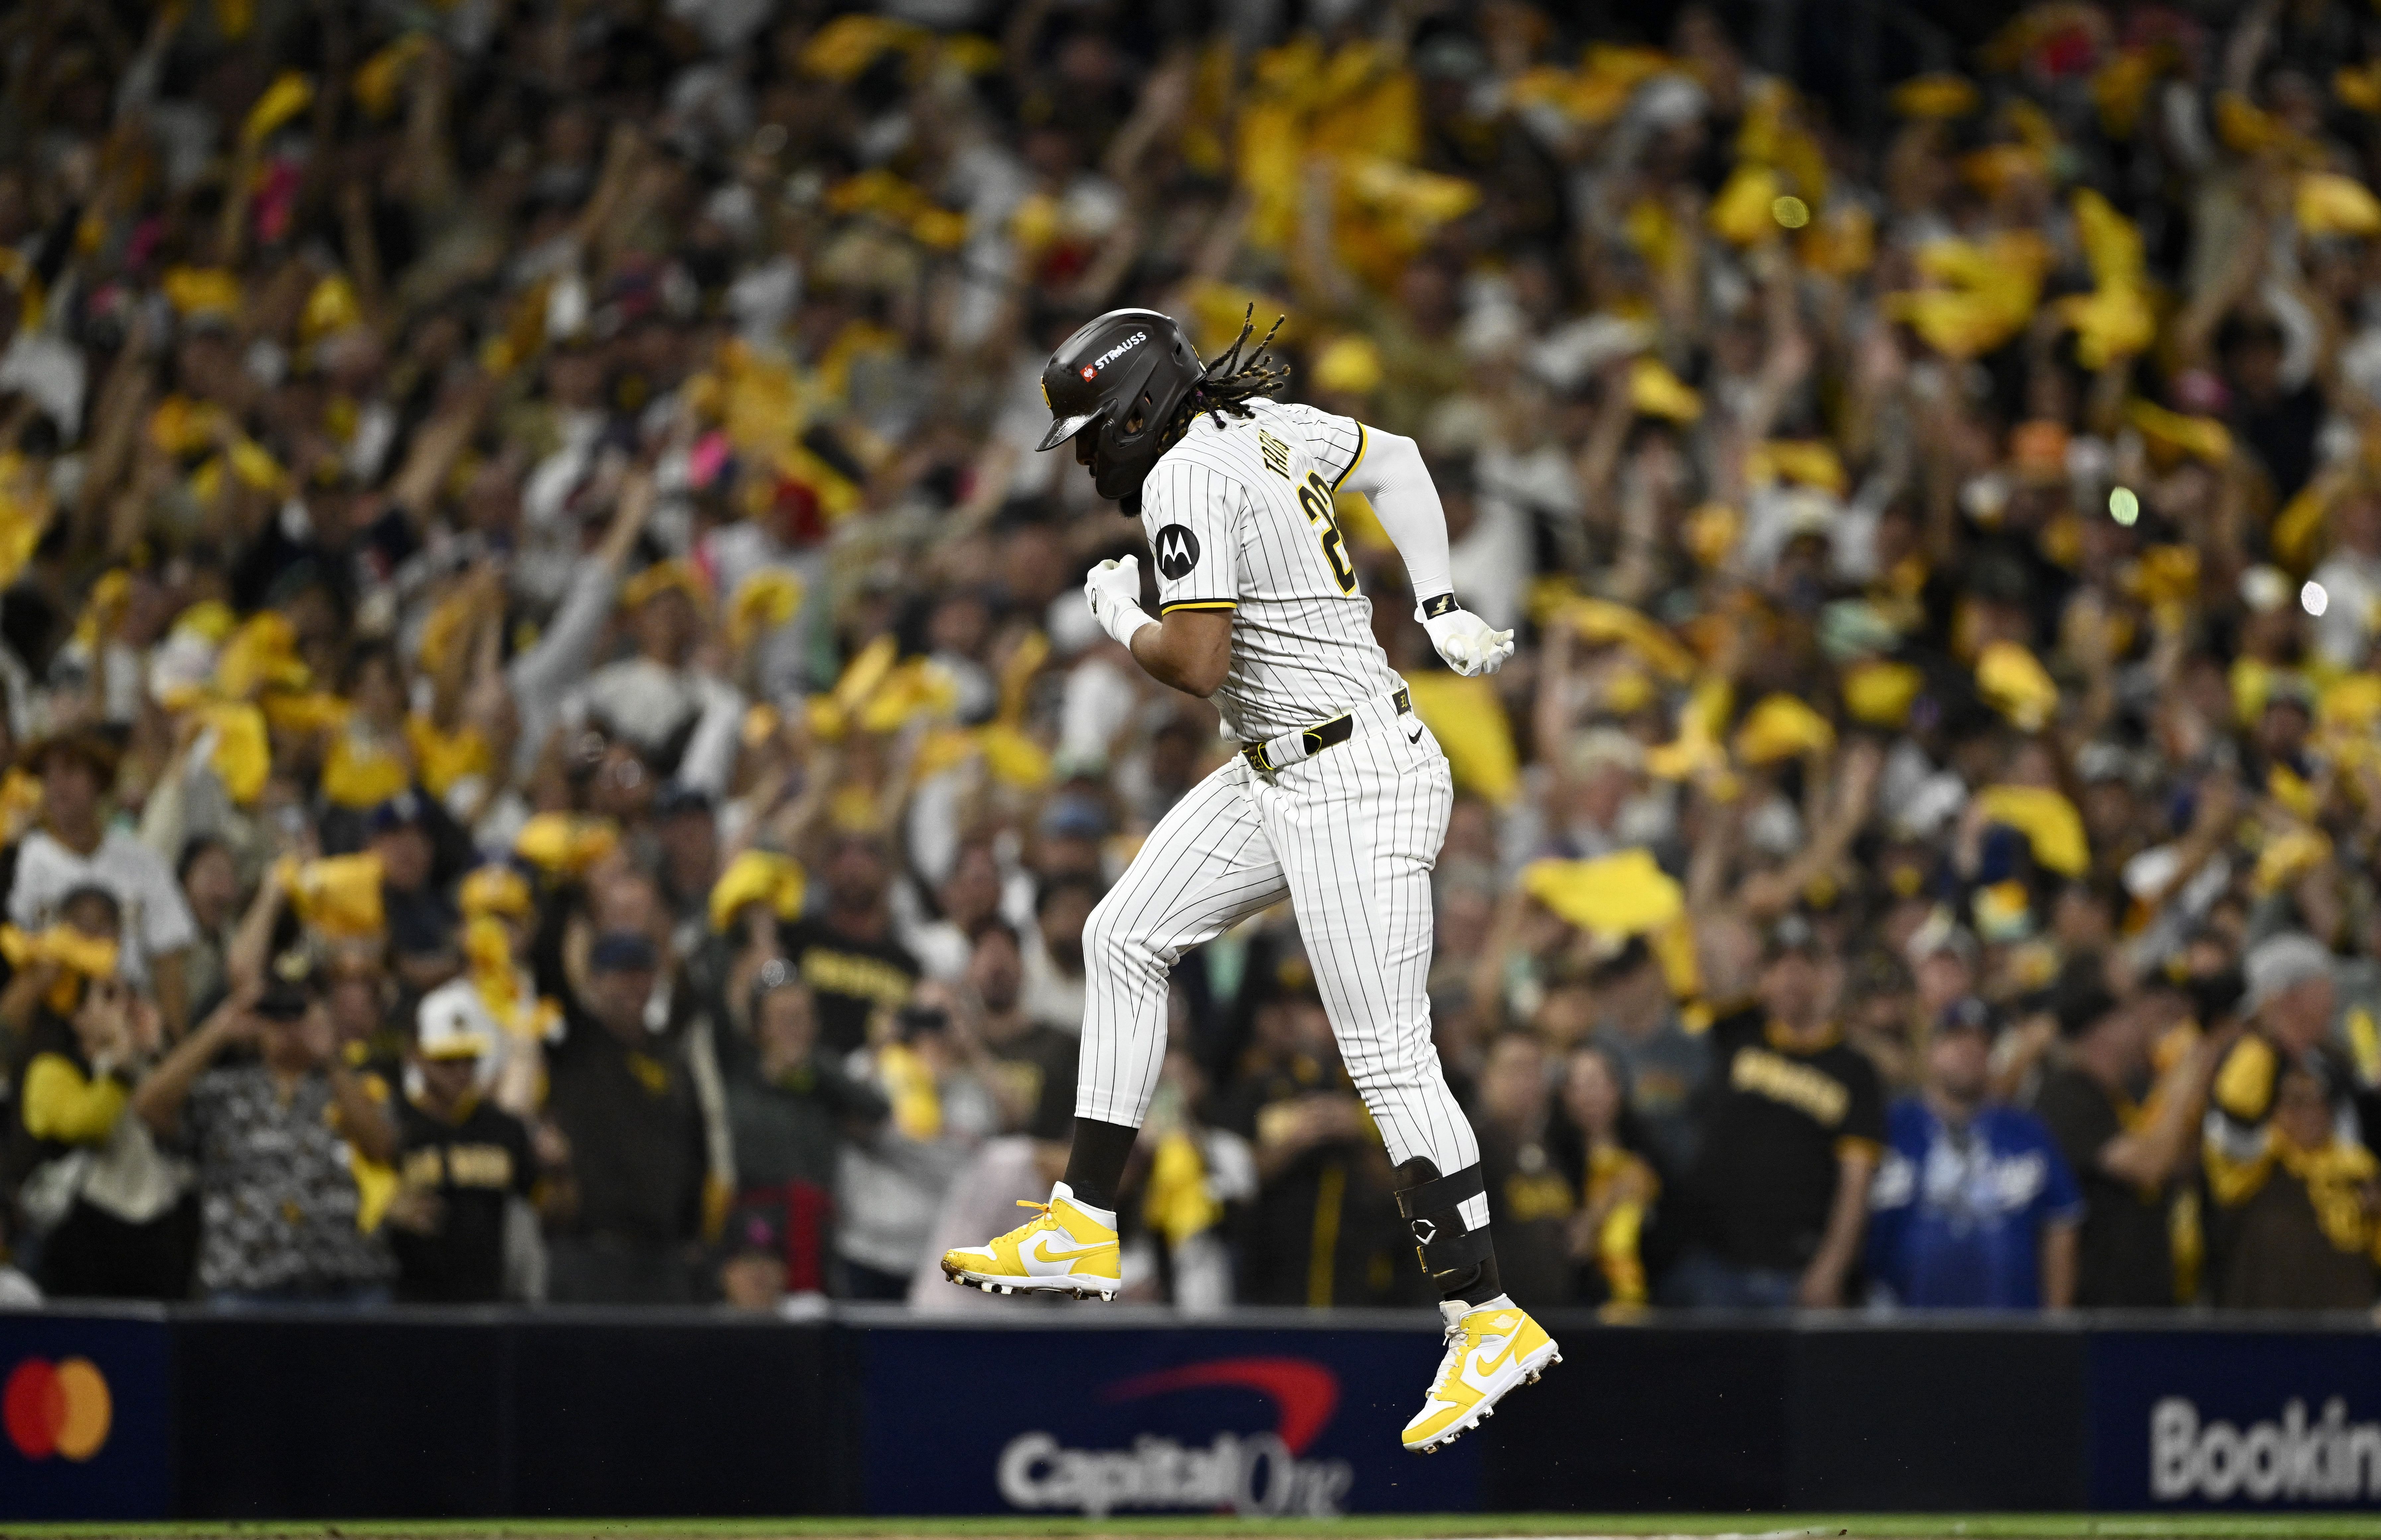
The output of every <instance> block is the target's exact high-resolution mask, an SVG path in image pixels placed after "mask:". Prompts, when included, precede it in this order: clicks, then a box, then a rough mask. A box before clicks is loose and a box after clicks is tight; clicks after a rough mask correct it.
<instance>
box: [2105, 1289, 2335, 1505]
mask: <svg viewBox="0 0 2381 1540" xmlns="http://www.w3.org/2000/svg"><path fill="white" fill-rule="evenodd" d="M2091 1363H2092V1370H2091V1384H2092V1389H2091V1405H2092V1423H2091V1427H2092V1504H2093V1506H2094V1508H2099V1509H2162V1508H2241V1509H2268V1508H2271V1509H2285V1508H2381V1338H2374V1337H2372V1336H2370V1335H2362V1334H2356V1335H2351V1334H2346V1333H2342V1334H2338V1335H2334V1334H2330V1333H2324V1332H2262V1333H2258V1334H2255V1335H2251V1334H2249V1333H2246V1332H2196V1331H2176V1332H2131V1331H2127V1332H2103V1333H2098V1334H2095V1335H2094V1337H2093V1338H2092V1344H2091Z"/></svg>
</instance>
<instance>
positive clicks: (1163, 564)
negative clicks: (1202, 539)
mask: <svg viewBox="0 0 2381 1540" xmlns="http://www.w3.org/2000/svg"><path fill="white" fill-rule="evenodd" d="M1198 565H1199V537H1198V536H1197V535H1195V534H1192V533H1191V532H1190V531H1189V530H1186V529H1184V528H1183V527H1182V526H1181V525H1179V524H1168V525H1166V527H1165V528H1164V529H1162V530H1160V531H1158V532H1157V569H1158V570H1159V571H1160V572H1163V573H1165V574H1166V576H1167V577H1169V578H1171V579H1173V580H1174V581H1177V582H1180V581H1182V580H1183V579H1185V578H1187V577H1189V576H1190V575H1191V568H1194V567H1196V566H1198Z"/></svg>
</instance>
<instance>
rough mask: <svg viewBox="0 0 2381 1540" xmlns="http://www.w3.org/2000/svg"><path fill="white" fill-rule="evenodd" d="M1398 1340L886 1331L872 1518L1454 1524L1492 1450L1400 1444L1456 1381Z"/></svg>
mask: <svg viewBox="0 0 2381 1540" xmlns="http://www.w3.org/2000/svg"><path fill="white" fill-rule="evenodd" d="M1439 1349H1440V1342H1439V1338H1438V1334H1437V1333H1435V1332H1434V1331H1430V1330H1428V1329H1427V1328H1426V1327H1420V1326H1418V1327H1417V1328H1416V1329H1410V1330H1398V1329H1384V1330H1362V1329H1350V1330H1335V1331H1299V1330H1290V1331H1249V1330H1205V1329H1193V1330H1183V1329H1181V1328H1178V1327H1177V1328H1173V1329H1150V1330H1140V1329H1132V1328H1124V1329H1105V1328H1102V1329H1093V1330H1050V1331H1044V1330H1032V1329H1026V1330H996V1331H983V1330H967V1329H956V1330H937V1329H932V1328H920V1329H914V1330H912V1329H902V1328H897V1327H896V1328H880V1329H876V1330H872V1331H870V1332H869V1333H868V1334H867V1337H866V1339H865V1341H864V1342H863V1343H862V1345H861V1354H862V1363H863V1369H862V1374H863V1376H864V1378H863V1381H862V1395H863V1399H864V1405H865V1409H866V1410H865V1417H864V1431H863V1433H862V1436H861V1451H862V1460H863V1463H864V1487H865V1491H866V1494H867V1502H868V1510H869V1511H870V1512H872V1513H882V1514H915V1513H1049V1514H1054V1515H1055V1514H1070V1515H1082V1516H1088V1517H1091V1518H1095V1519H1101V1518H1106V1517H1108V1516H1109V1515H1111V1514H1126V1513H1230V1514H1247V1515H1265V1516H1281V1517H1292V1518H1310V1517H1312V1518H1327V1517H1330V1516H1333V1515H1336V1514H1341V1513H1383V1512H1397V1511H1409V1512H1436V1513H1456V1512H1462V1511H1466V1510H1468V1509H1476V1508H1477V1507H1478V1506H1479V1500H1480V1462H1479V1451H1480V1440H1479V1439H1478V1438H1477V1437H1472V1436H1466V1437H1464V1438H1461V1439H1459V1440H1457V1441H1456V1443H1454V1444H1453V1445H1452V1446H1450V1447H1449V1448H1446V1449H1444V1450H1442V1451H1440V1452H1439V1453H1437V1454H1435V1455H1433V1456H1431V1457H1429V1458H1427V1459H1416V1458H1415V1457H1414V1456H1412V1455H1410V1454H1408V1453H1406V1451H1405V1449H1404V1448H1403V1446H1401V1445H1400V1444H1399V1443H1398V1431H1399V1430H1400V1429H1401V1428H1403V1427H1404V1425H1405V1423H1406V1419H1407V1418H1409V1417H1410V1416H1412V1415H1413V1413H1414V1412H1415V1411H1416V1410H1418V1409H1419V1408H1420V1407H1421V1405H1422V1392H1423V1391H1424V1390H1425V1389H1426V1388H1428V1387H1429V1383H1430V1376H1431V1374H1432V1372H1433V1371H1434V1370H1435V1368H1436V1367H1437V1365H1438V1356H1439Z"/></svg>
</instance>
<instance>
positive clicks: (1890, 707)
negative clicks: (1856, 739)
mask: <svg viewBox="0 0 2381 1540" xmlns="http://www.w3.org/2000/svg"><path fill="white" fill-rule="evenodd" d="M1925 682H1926V680H1925V676H1924V675H1923V674H1922V673H1920V672H1919V671H1918V669H1917V668H1916V667H1915V666H1911V665H1910V664H1907V663H1889V662H1886V661H1883V660H1881V659H1875V658H1871V659H1869V660H1867V661H1865V662H1862V663H1856V664H1853V665H1852V666H1850V667H1849V668H1847V669H1845V670H1844V709H1845V710H1846V711H1848V712H1850V713H1851V715H1852V718H1853V720H1855V721H1859V722H1866V723H1868V724H1869V725H1870V726H1872V727H1900V726H1901V725H1902V724H1903V723H1904V722H1907V721H1909V720H1910V707H1911V703H1914V702H1915V701H1916V700H1917V699H1918V691H1919V690H1920V688H1921V687H1922V686H1923V685H1924V683H1925Z"/></svg>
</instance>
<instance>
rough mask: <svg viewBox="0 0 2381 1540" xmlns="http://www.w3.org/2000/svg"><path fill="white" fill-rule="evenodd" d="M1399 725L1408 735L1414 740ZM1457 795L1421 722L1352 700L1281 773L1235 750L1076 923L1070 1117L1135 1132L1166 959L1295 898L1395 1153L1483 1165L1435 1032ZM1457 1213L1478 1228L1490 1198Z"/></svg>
mask: <svg viewBox="0 0 2381 1540" xmlns="http://www.w3.org/2000/svg"><path fill="white" fill-rule="evenodd" d="M1409 735H1410V736H1409ZM1454 801H1455V792H1454V787H1453V782H1452V780H1451V779H1450V777H1449V776H1448V773H1447V757H1446V756H1445V755H1444V754H1442V753H1440V752H1439V748H1438V740H1437V739H1435V738H1433V737H1432V736H1431V733H1430V729H1429V728H1427V727H1423V726H1422V723H1421V721H1420V719H1419V718H1417V717H1415V716H1413V715H1410V714H1409V715H1395V714H1393V713H1392V710H1391V708H1390V707H1389V705H1388V704H1387V703H1386V702H1375V703H1371V704H1369V705H1367V706H1365V707H1362V708H1360V709H1359V711H1358V713H1357V716H1356V730H1355V733H1354V735H1353V736H1352V737H1350V738H1349V739H1348V740H1347V741H1346V742H1344V743H1340V744H1336V745H1334V746H1333V747H1331V748H1328V749H1325V750H1324V751H1323V752H1321V753H1319V754H1316V755H1314V756H1313V758H1311V759H1307V760H1304V761H1301V762H1300V763H1299V764H1293V765H1291V766H1289V767H1288V769H1285V770H1282V771H1279V772H1277V773H1276V776H1275V777H1274V779H1273V782H1272V783H1271V784H1267V782H1266V781H1265V779H1264V777H1263V776H1259V775H1258V774H1257V773H1256V771H1255V770H1254V769H1253V768H1252V767H1251V766H1250V764H1249V763H1248V761H1247V760H1246V758H1244V757H1243V756H1241V755H1238V754H1235V755H1233V756H1232V759H1231V761H1230V762H1229V763H1228V764H1225V765H1224V766H1223V767H1222V768H1220V769H1218V770H1216V771H1215V773H1214V774H1213V775H1210V776H1208V777H1207V778H1206V779H1204V780H1203V781H1201V782H1200V783H1199V784H1198V785H1197V786H1196V787H1193V788H1191V790H1190V792H1188V793H1187V794H1186V795H1185V796H1184V797H1183V798H1182V800H1181V801H1178V802H1177V803H1175V804H1174V807H1173V808H1172V810H1171V811H1169V812H1168V813H1166V816H1165V817H1164V818H1162V819H1160V820H1159V821H1158V825H1157V827H1156V828H1155V829H1154V830H1152V831H1151V832H1150V836H1149V839H1148V842H1147V843H1145V844H1144V845H1142V848H1141V851H1140V853H1139V854H1138V855H1136V856H1134V857H1133V859H1132V864H1131V865H1130V866H1129V867H1128V868H1127V869H1126V871H1125V874H1124V876H1123V878H1122V879H1121V880H1120V881H1119V882H1117V886H1115V887H1114V888H1112V889H1110V890H1109V892H1108V895H1107V897H1106V898H1103V899H1102V900H1101V901H1100V904H1099V907H1098V908H1097V909H1094V910H1093V911H1092V917H1091V920H1090V922H1089V923H1087V924H1086V925H1085V926H1084V927H1083V957H1084V967H1085V972H1086V974H1087V979H1086V984H1087V987H1086V988H1085V991H1084V997H1085V1006H1084V1011H1083V1040H1082V1055H1081V1069H1080V1071H1079V1077H1080V1078H1079V1079H1078V1081H1077V1082H1076V1088H1075V1116H1076V1117H1078V1118H1095V1119H1097V1120H1098V1121H1100V1122H1103V1123H1122V1124H1125V1125H1127V1126H1129V1127H1133V1128H1138V1127H1140V1126H1141V1120H1142V1115H1143V1114H1144V1113H1145V1112H1146V1111H1147V1110H1148V1108H1149V1098H1150V1095H1151V1094H1152V1092H1153V1091H1154V1089H1155V1087H1156V1085H1157V1075H1158V1069H1159V1066H1160V1062H1161V1061H1162V1060H1163V1058H1164V1057H1165V1054H1166V978H1167V975H1168V973H1169V972H1171V971H1172V969H1173V967H1174V963H1175V961H1176V959H1178V958H1180V957H1181V955H1182V954H1183V953H1184V952H1186V951H1188V950H1190V949H1191V947H1196V946H1199V945H1200V944H1201V943H1203V942H1206V941H1212V940H1214V939H1215V937H1216V936H1218V935H1222V934H1223V933H1224V932H1225V931H1227V930H1228V929H1230V928H1231V927H1232V926H1233V925H1235V924H1237V923H1239V922H1240V921H1241V920H1243V919H1246V918H1247V917H1248V916H1249V915H1252V914H1254V913H1256V912H1257V911H1260V910H1263V909H1265V908H1267V907H1269V906H1271V905H1272V904H1274V903H1276V902H1277V901H1278V900H1279V899H1280V898H1282V897H1283V895H1285V894H1287V895H1288V898H1289V900H1290V904H1291V906H1292V908H1293V909H1294V910H1295V911H1296V912H1297V915H1298V928H1299V933H1300V935H1301V936H1302V937H1303V938H1304V940H1305V942H1306V951H1307V956H1308V958H1309V959H1310V960H1311V961H1312V962H1313V966H1314V976H1315V982H1316V984H1318V985H1319V986H1320V987H1321V990H1322V994H1323V1008H1324V1009H1325V1011H1327V1012H1328V1013H1329V1014H1330V1018H1331V1031H1332V1035H1333V1036H1334V1037H1336V1038H1337V1040H1338V1043H1339V1056H1340V1058H1341V1059H1342V1060H1343V1061H1344V1062H1345V1063H1346V1065H1347V1066H1348V1073H1349V1077H1350V1078H1351V1079H1353V1080H1354V1081H1355V1082H1356V1089H1357V1090H1358V1092H1359V1093H1361V1094H1362V1096H1363V1098H1364V1105H1365V1106H1367V1107H1369V1108H1370V1109H1371V1110H1372V1114H1373V1120H1374V1122H1375V1123H1377V1124H1378V1125H1379V1126H1380V1130H1381V1137H1382V1140H1383V1142H1384V1143H1386V1144H1387V1145H1388V1150H1389V1160H1390V1162H1391V1163H1392V1164H1401V1163H1403V1162H1405V1161H1407V1160H1410V1159H1412V1158H1413V1157H1414V1156H1416V1155H1423V1156H1427V1157H1428V1158H1429V1159H1430V1161H1431V1162H1432V1163H1433V1164H1434V1165H1435V1166H1436V1167H1438V1170H1439V1174H1440V1175H1442V1176H1451V1175H1453V1174H1454V1173H1455V1172H1458V1171H1460V1170H1462V1169H1464V1168H1465V1167H1469V1166H1471V1165H1474V1164H1476V1163H1477V1162H1478V1161H1479V1159H1480V1143H1479V1141H1478V1140H1477V1139H1476V1138H1475V1137H1474V1136H1473V1134H1472V1131H1471V1122H1470V1120H1469V1119H1467V1118H1465V1117H1464V1115H1463V1109H1462V1108H1461V1107H1460V1106H1458V1105H1457V1104H1456V1100H1455V1095H1454V1094H1453V1093H1452V1092H1450V1091H1449V1090H1448V1089H1447V1073H1446V1071H1445V1070H1444V1069H1442V1068H1441V1067H1440V1065H1439V1062H1438V1049H1437V1047H1436V1045H1434V1044H1433V1043H1432V1042H1431V1034H1430V996H1429V992H1428V989H1427V984H1428V979H1429V973H1430V954H1431V939H1432V913H1431V894H1430V874H1431V869H1432V868H1433V867H1434V866H1435V865H1436V864H1437V863H1438V848H1439V845H1440V843H1441V841H1443V840H1444V839H1445V838H1446V837H1447V814H1448V813H1449V812H1450V810H1451V809H1452V807H1453V804H1454ZM1477 1206H1478V1208H1479V1209H1480V1210H1481V1211H1482V1212H1480V1213H1479V1214H1478V1215H1476V1216H1474V1215H1473V1214H1472V1213H1471V1212H1470V1210H1471V1208H1472V1207H1473V1204H1471V1203H1467V1204H1466V1205H1465V1208H1466V1211H1467V1212H1466V1214H1465V1219H1466V1222H1467V1223H1471V1224H1475V1225H1484V1224H1485V1223H1486V1222H1487V1215H1486V1213H1485V1209H1486V1207H1487V1205H1486V1204H1485V1203H1484V1202H1477Z"/></svg>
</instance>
